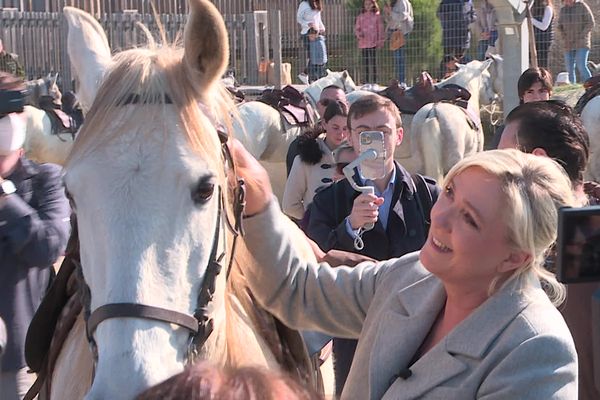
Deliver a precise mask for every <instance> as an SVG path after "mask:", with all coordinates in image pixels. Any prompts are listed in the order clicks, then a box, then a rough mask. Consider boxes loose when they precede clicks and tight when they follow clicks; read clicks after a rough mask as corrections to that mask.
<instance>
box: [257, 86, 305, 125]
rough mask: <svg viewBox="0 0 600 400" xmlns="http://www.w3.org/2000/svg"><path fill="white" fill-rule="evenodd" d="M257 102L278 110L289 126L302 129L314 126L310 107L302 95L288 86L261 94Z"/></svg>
mask: <svg viewBox="0 0 600 400" xmlns="http://www.w3.org/2000/svg"><path fill="white" fill-rule="evenodd" d="M258 101H261V102H263V103H265V104H268V105H270V106H271V107H273V108H275V109H276V110H278V111H279V112H280V113H281V116H282V117H283V118H284V119H285V121H287V122H288V123H289V124H290V125H293V126H296V125H298V126H302V127H310V126H313V125H314V122H315V121H314V120H313V115H314V113H313V112H312V107H311V106H310V104H308V102H307V101H306V99H305V98H304V96H303V95H302V93H300V92H299V91H298V90H297V89H295V88H294V87H293V86H290V85H288V86H286V87H284V88H283V89H267V90H265V91H263V92H262V95H261V96H260V98H259V99H258Z"/></svg>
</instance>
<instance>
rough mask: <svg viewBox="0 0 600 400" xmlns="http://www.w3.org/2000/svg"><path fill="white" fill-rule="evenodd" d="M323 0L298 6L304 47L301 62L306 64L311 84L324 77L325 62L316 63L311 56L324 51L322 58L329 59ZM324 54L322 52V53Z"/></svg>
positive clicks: (303, 2)
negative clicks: (326, 47)
mask: <svg viewBox="0 0 600 400" xmlns="http://www.w3.org/2000/svg"><path fill="white" fill-rule="evenodd" d="M322 9H323V7H322V5H321V0H304V1H301V2H300V4H299V5H298V11H297V13H296V20H297V21H298V24H300V38H301V40H302V43H303V45H304V54H303V55H301V60H302V61H303V62H304V63H305V64H304V66H305V68H304V71H303V72H304V74H308V80H309V81H310V82H312V81H315V80H317V79H319V78H320V77H321V76H322V75H324V67H323V64H324V62H319V63H316V62H315V61H316V60H313V57H311V54H313V55H314V54H316V53H320V52H319V51H316V50H317V49H319V50H324V51H325V54H322V55H321V57H320V58H322V59H323V60H326V59H327V54H326V52H327V50H326V49H325V36H324V34H325V25H324V24H323V20H322V19H321V10H322ZM321 52H322V51H321Z"/></svg>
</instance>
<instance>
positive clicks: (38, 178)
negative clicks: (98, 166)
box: [0, 72, 71, 400]
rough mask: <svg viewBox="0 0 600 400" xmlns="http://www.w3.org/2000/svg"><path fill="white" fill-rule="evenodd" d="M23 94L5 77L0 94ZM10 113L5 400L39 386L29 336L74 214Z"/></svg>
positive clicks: (1, 205) (3, 132) (0, 177)
mask: <svg viewBox="0 0 600 400" xmlns="http://www.w3.org/2000/svg"><path fill="white" fill-rule="evenodd" d="M24 89H25V86H24V83H23V81H22V80H21V79H20V78H17V77H15V76H14V75H11V74H8V73H5V72H0V91H17V92H19V91H23V90H24ZM8 109H9V106H8V105H7V104H0V221H2V224H0V236H1V237H2V240H1V243H2V245H1V246H2V250H0V254H1V256H0V318H2V319H4V321H5V322H6V326H7V330H8V342H7V345H6V352H5V354H4V357H3V359H2V364H1V370H0V398H1V399H2V400H13V399H22V398H23V396H24V395H25V393H26V392H27V390H28V389H29V387H30V386H31V384H32V383H33V381H34V380H35V375H34V374H28V373H27V367H26V364H25V355H24V344H25V336H26V333H27V327H28V326H29V322H30V321H31V318H32V317H33V314H34V312H35V310H36V309H37V307H38V306H39V304H40V301H41V299H42V297H43V295H44V293H45V291H46V289H47V288H48V285H49V283H50V278H51V276H52V274H53V272H54V271H53V269H52V264H53V263H54V262H55V261H56V260H57V259H58V257H59V256H61V255H62V253H63V252H64V250H65V247H66V244H67V238H68V236H69V229H70V225H69V216H70V212H71V211H70V207H69V202H68V200H67V198H66V196H65V191H64V188H63V185H62V178H61V171H62V170H61V168H60V167H59V166H58V165H54V164H41V165H40V164H36V163H34V162H33V161H30V160H28V159H27V158H26V157H24V155H23V143H24V141H25V134H26V132H25V129H26V126H25V117H24V116H23V115H22V114H21V113H18V112H14V111H13V110H10V111H9V112H6V111H7V110H8ZM2 110H4V111H2Z"/></svg>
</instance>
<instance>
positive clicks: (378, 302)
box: [232, 110, 577, 400]
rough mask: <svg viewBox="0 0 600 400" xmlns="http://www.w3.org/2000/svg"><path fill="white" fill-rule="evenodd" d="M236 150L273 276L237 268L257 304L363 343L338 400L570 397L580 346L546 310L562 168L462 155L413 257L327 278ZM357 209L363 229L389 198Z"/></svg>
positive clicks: (254, 239)
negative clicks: (302, 251) (548, 256)
mask: <svg viewBox="0 0 600 400" xmlns="http://www.w3.org/2000/svg"><path fill="white" fill-rule="evenodd" d="M350 112H351V114H352V110H351V111H350ZM352 128H355V127H354V125H352ZM232 148H233V153H234V158H235V160H236V163H237V166H238V167H239V172H240V173H241V174H242V176H244V177H245V178H246V179H249V180H251V182H252V184H251V185H249V190H248V193H247V195H248V196H247V207H246V210H245V215H246V219H245V229H246V237H245V238H246V243H247V245H248V246H249V249H250V250H251V251H252V252H253V254H255V256H256V257H257V260H258V261H259V262H260V263H261V265H265V266H270V267H269V268H266V269H260V270H254V269H252V270H250V269H247V270H246V271H245V275H246V276H247V277H248V284H249V286H250V288H251V289H252V291H253V293H254V294H255V296H256V298H257V300H258V301H259V303H261V304H262V305H263V306H264V307H265V308H266V309H267V310H269V311H271V312H273V313H274V314H275V315H277V316H278V317H279V318H280V319H281V320H282V321H283V322H284V323H286V324H288V325H289V326H293V327H297V328H300V327H310V328H311V329H319V330H321V331H323V332H325V333H328V334H330V335H334V336H338V337H340V336H342V337H348V338H359V337H360V340H359V343H360V345H359V346H358V349H357V354H356V356H355V358H354V362H353V365H352V368H351V371H350V376H349V377H348V380H347V381H346V387H345V388H344V391H343V393H342V395H341V398H342V399H351V398H352V399H354V398H357V399H381V398H390V399H400V398H434V397H435V398H441V399H476V398H482V399H483V398H486V399H521V400H523V399H525V400H526V399H531V400H533V399H536V400H537V399H555V400H567V399H569V400H570V399H574V398H576V397H577V355H576V352H575V346H574V344H573V340H572V338H571V335H570V333H569V330H568V328H567V326H566V324H565V322H564V320H563V318H562V316H561V315H560V313H559V312H558V310H557V309H556V308H555V306H554V304H559V303H560V302H561V301H562V300H563V299H564V288H563V286H562V285H560V284H559V283H558V282H557V281H556V278H555V276H554V275H553V274H551V273H550V272H548V271H546V270H545V269H544V268H543V266H542V263H543V259H544V254H545V252H546V250H547V249H548V247H549V246H550V245H551V244H552V243H553V242H554V240H555V239H556V233H557V220H558V211H557V210H558V208H559V207H562V206H572V205H573V204H574V198H573V193H572V191H571V190H570V188H571V183H570V181H569V179H568V177H567V176H566V175H565V173H564V171H563V170H562V168H561V167H560V166H559V165H558V164H557V163H556V162H554V161H552V160H551V159H549V158H546V157H536V156H533V155H530V154H525V153H522V152H519V151H516V150H502V151H501V150H496V151H487V152H480V153H477V154H475V155H473V156H470V157H468V158H465V159H463V160H462V161H460V162H458V163H457V164H456V165H455V166H454V167H453V168H452V169H451V170H450V172H449V173H448V174H447V176H446V178H445V181H444V185H443V187H444V192H443V193H442V194H441V195H440V198H439V200H438V201H437V202H436V203H435V205H434V206H433V209H432V211H431V226H430V229H429V236H428V238H427V241H426V243H425V245H424V246H423V249H422V250H421V251H420V252H417V253H413V254H410V255H406V256H404V257H401V258H399V259H391V260H387V261H383V262H380V263H369V262H364V263H361V264H359V265H357V266H356V267H354V268H345V267H338V268H331V267H330V266H328V265H327V264H314V263H311V262H306V261H304V260H303V259H302V258H301V257H299V256H298V255H297V254H296V250H295V248H294V243H292V239H291V237H290V235H289V233H288V232H286V230H285V228H284V224H283V223H282V222H281V221H282V218H285V217H284V216H283V214H282V213H281V211H280V210H279V206H278V205H277V201H276V199H275V198H274V196H273V193H272V191H271V189H270V185H269V180H268V176H267V174H266V171H264V169H263V168H262V167H261V166H260V164H258V162H257V161H256V160H255V159H253V158H252V156H251V155H250V154H249V153H248V152H247V151H246V150H245V149H244V148H243V146H241V145H240V144H239V142H235V141H233V143H232ZM249 182H250V181H249ZM326 190H328V189H326ZM365 200H366V201H365V203H366V204H365V212H364V214H363V215H364V220H366V221H370V222H375V221H377V220H378V219H379V218H378V217H380V216H381V214H380V213H379V212H378V207H377V205H378V204H381V203H382V201H384V199H383V198H381V197H379V196H377V195H373V196H370V197H368V198H367V199H365ZM264 232H271V234H270V235H269V238H268V240H265V236H264ZM404 239H406V238H404ZM242 267H244V268H249V267H248V266H242ZM542 286H543V287H544V288H545V290H544V289H543V288H542Z"/></svg>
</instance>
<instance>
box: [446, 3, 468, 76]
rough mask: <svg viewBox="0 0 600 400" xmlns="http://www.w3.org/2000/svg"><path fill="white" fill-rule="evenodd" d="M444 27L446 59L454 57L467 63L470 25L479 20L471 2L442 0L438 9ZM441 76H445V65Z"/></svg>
mask: <svg viewBox="0 0 600 400" xmlns="http://www.w3.org/2000/svg"><path fill="white" fill-rule="evenodd" d="M437 16H438V18H439V20H440V23H441V25H442V48H443V51H444V57H446V56H453V57H454V58H456V59H457V60H458V62H461V63H462V62H465V61H467V60H465V54H466V52H467V50H468V49H469V47H470V45H471V30H470V24H472V23H474V22H475V21H476V20H477V16H476V13H475V11H474V9H473V3H472V1H471V0H442V1H441V2H440V5H439V6H438V9H437ZM440 67H441V74H440V76H443V75H444V74H445V70H444V65H443V64H442V65H441V66H440Z"/></svg>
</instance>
